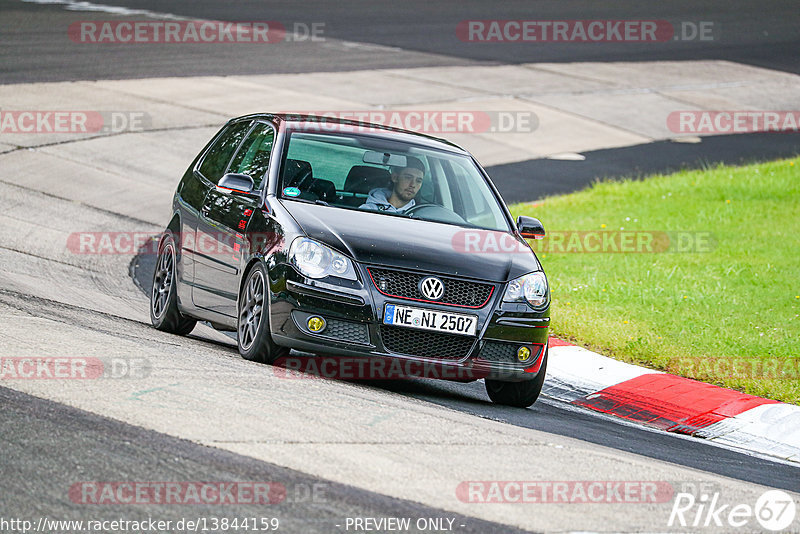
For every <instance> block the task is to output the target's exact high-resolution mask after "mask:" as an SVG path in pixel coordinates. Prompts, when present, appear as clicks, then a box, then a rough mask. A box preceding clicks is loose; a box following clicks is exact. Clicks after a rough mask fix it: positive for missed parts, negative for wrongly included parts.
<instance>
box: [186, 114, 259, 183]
mask: <svg viewBox="0 0 800 534" xmlns="http://www.w3.org/2000/svg"><path fill="white" fill-rule="evenodd" d="M249 127H250V121H244V122H237V123H235V124H231V125H230V126H228V127H227V128H226V129H225V131H224V132H222V135H221V136H219V137H218V138H217V140H216V141H215V142H214V144H213V145H212V146H211V148H210V149H208V152H206V155H205V157H204V158H203V163H201V164H200V168H199V169H198V170H199V171H200V174H202V175H203V176H204V177H205V178H206V179H207V180H209V181H211V182H213V183H215V184H216V183H217V182H219V179H220V178H222V174H223V173H224V172H225V169H226V168H227V166H228V162H229V161H230V160H231V156H233V153H234V152H235V151H236V147H238V146H239V143H241V142H242V138H244V134H246V133H247V130H248V128H249Z"/></svg>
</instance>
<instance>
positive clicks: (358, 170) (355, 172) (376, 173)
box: [344, 165, 391, 193]
mask: <svg viewBox="0 0 800 534" xmlns="http://www.w3.org/2000/svg"><path fill="white" fill-rule="evenodd" d="M390 176H391V175H390V174H389V171H387V170H386V169H381V168H380V167H370V166H368V165H354V166H353V168H352V169H350V172H348V173H347V179H345V181H344V190H345V191H347V192H350V193H369V192H370V191H372V190H373V189H375V188H376V187H388V185H389V177H390Z"/></svg>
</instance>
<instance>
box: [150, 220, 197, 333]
mask: <svg viewBox="0 0 800 534" xmlns="http://www.w3.org/2000/svg"><path fill="white" fill-rule="evenodd" d="M176 258H177V255H176V254H175V238H174V237H173V236H172V233H171V232H167V233H166V235H165V236H164V239H162V240H161V244H160V245H159V247H158V259H156V270H155V272H154V273H153V289H152V290H151V291H150V322H151V323H153V326H155V327H156V329H158V330H162V331H164V332H169V333H171V334H178V335H180V336H185V335H186V334H188V333H189V332H191V331H192V330H193V329H194V327H195V325H196V324H197V321H196V320H195V319H192V318H191V317H186V316H185V315H183V314H182V313H181V312H180V310H179V309H178V295H177V291H178V287H177V276H176V275H175V272H176V268H177V264H176Z"/></svg>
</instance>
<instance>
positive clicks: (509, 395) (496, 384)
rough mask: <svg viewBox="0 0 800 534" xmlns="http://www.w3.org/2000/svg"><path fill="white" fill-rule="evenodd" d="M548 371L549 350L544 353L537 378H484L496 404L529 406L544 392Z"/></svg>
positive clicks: (487, 389)
mask: <svg viewBox="0 0 800 534" xmlns="http://www.w3.org/2000/svg"><path fill="white" fill-rule="evenodd" d="M546 371H547V351H546V352H545V353H544V359H543V360H542V367H541V369H539V374H538V375H536V378H534V379H533V380H525V381H524V382H502V381H500V380H491V379H489V378H487V379H486V380H484V382H486V393H488V394H489V398H490V399H492V402H494V403H496V404H504V405H506V406H515V407H517V408H527V407H528V406H531V405H532V404H533V403H534V402H536V399H538V398H539V393H541V392H542V386H543V385H544V375H545V372H546Z"/></svg>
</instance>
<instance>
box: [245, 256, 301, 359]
mask: <svg viewBox="0 0 800 534" xmlns="http://www.w3.org/2000/svg"><path fill="white" fill-rule="evenodd" d="M268 295H269V291H268V290H267V272H266V269H264V266H263V265H262V264H260V263H258V264H256V265H255V266H254V267H253V268H252V269H251V270H250V272H249V273H248V274H247V278H246V280H245V283H244V286H243V287H242V294H241V295H239V314H238V319H237V327H236V331H237V334H238V336H237V343H238V345H239V354H241V355H242V358H244V359H245V360H250V361H254V362H261V363H272V362H274V361H275V360H277V359H278V358H280V357H281V356H285V355H286V354H288V353H289V349H288V348H286V347H281V346H279V345H276V344H275V342H274V341H272V335H271V334H270V327H269V304H268V302H267V298H268Z"/></svg>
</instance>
